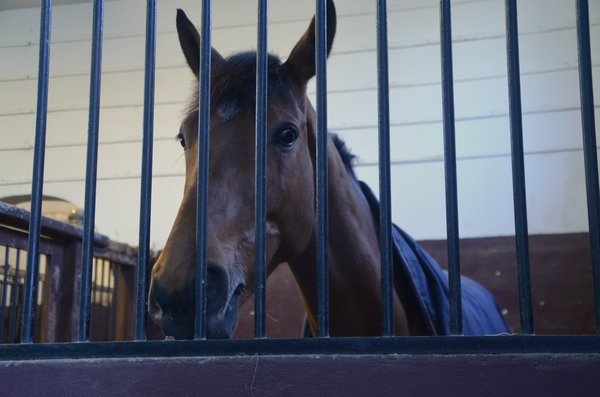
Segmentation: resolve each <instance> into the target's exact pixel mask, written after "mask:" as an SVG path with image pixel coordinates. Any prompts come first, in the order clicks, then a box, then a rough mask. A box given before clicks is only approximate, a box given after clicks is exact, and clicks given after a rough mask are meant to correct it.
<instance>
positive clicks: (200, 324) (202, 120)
mask: <svg viewBox="0 0 600 397" xmlns="http://www.w3.org/2000/svg"><path fill="white" fill-rule="evenodd" d="M200 26H201V28H200V29H201V34H200V36H201V39H200V40H201V43H200V75H199V93H198V95H199V96H200V98H199V109H198V112H199V115H198V117H199V118H198V174H197V189H198V191H197V194H198V196H197V197H198V204H197V208H196V214H197V217H198V219H197V222H196V314H195V322H194V339H206V282H205V280H206V261H207V259H208V258H207V256H208V255H207V248H208V247H207V238H206V236H207V225H208V165H209V145H210V78H211V73H210V72H211V38H212V37H211V35H212V32H211V30H212V1H211V0H202V21H201V25H200Z"/></svg>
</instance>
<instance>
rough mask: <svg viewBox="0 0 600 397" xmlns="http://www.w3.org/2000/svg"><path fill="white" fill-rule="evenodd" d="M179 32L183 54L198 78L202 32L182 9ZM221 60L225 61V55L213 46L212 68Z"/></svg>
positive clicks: (178, 16)
mask: <svg viewBox="0 0 600 397" xmlns="http://www.w3.org/2000/svg"><path fill="white" fill-rule="evenodd" d="M177 34H178V35H179V44H181V49H182V50H183V55H185V59H186V60H187V63H188V65H189V66H190V68H191V69H192V72H194V75H196V78H198V77H199V76H200V34H199V33H198V30H197V29H196V27H195V26H194V24H193V23H192V22H191V21H190V20H189V19H188V17H187V15H185V12H183V10H181V9H177ZM221 62H224V59H223V57H222V56H221V54H219V52H218V51H217V50H215V49H214V48H213V49H212V51H211V68H212V69H213V70H214V68H215V66H218V65H219V64H220V63H221Z"/></svg>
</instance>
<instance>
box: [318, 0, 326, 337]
mask: <svg viewBox="0 0 600 397" xmlns="http://www.w3.org/2000/svg"><path fill="white" fill-rule="evenodd" d="M315 41H316V50H315V51H316V53H315V59H316V79H317V139H316V146H317V147H316V172H317V176H316V196H317V297H318V306H317V336H318V337H328V336H329V258H328V251H329V240H328V235H329V225H328V221H329V220H328V218H329V216H328V194H327V192H328V190H327V185H328V172H327V165H328V157H327V140H328V136H327V1H325V0H317V10H316V14H315Z"/></svg>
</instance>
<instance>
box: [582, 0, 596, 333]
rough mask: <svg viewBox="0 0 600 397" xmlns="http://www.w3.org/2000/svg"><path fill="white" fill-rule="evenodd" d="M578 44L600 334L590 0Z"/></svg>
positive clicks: (593, 265) (584, 153)
mask: <svg viewBox="0 0 600 397" xmlns="http://www.w3.org/2000/svg"><path fill="white" fill-rule="evenodd" d="M577 48H578V56H579V90H580V96H581V123H582V127H583V155H584V161H585V182H586V192H587V205H588V208H587V210H588V222H589V229H590V247H591V255H592V274H593V278H594V301H595V307H596V333H597V334H600V193H599V186H598V185H599V182H598V152H597V145H596V121H595V116H594V83H593V80H592V57H591V50H590V16H589V6H588V2H587V0H577Z"/></svg>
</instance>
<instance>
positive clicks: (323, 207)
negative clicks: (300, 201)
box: [0, 0, 600, 360]
mask: <svg viewBox="0 0 600 397" xmlns="http://www.w3.org/2000/svg"><path fill="white" fill-rule="evenodd" d="M258 3H259V7H258V32H259V34H258V37H259V41H258V43H257V48H258V51H257V75H256V81H257V93H256V98H257V99H256V103H257V106H256V134H257V135H256V164H257V166H256V170H255V173H256V180H257V185H256V236H257V237H256V250H257V252H258V253H259V254H257V255H256V269H257V270H256V286H257V287H256V294H255V299H256V301H255V310H256V316H255V321H256V323H255V337H256V339H254V340H234V341H204V339H206V324H205V315H206V285H205V283H204V279H205V278H206V261H207V252H206V251H207V247H206V238H205V236H206V234H207V197H208V192H207V188H208V180H207V179H208V159H209V155H210V153H209V136H210V135H209V134H210V128H209V127H210V123H209V121H210V82H211V79H210V60H211V59H210V58H211V29H212V27H211V19H212V16H211V13H212V9H211V7H212V4H211V1H210V0H203V1H202V20H201V25H200V33H201V51H200V77H199V78H200V85H199V87H200V92H199V93H198V95H199V104H200V105H199V106H200V111H199V126H198V142H199V144H198V158H199V159H202V160H203V161H201V162H200V164H199V167H198V168H199V172H198V175H197V178H198V179H197V181H198V183H197V186H198V196H197V197H198V204H197V209H198V211H197V216H198V220H197V240H196V242H197V244H196V247H197V252H196V256H197V270H196V291H197V295H196V302H197V304H196V306H195V307H196V317H195V319H196V321H195V334H194V335H195V339H196V340H195V341H182V342H173V343H161V342H144V343H119V344H112V343H111V344H95V343H80V344H65V345H61V346H59V347H57V346H52V345H49V344H38V345H32V344H31V343H32V342H34V341H37V340H39V339H38V338H37V337H36V332H37V331H36V330H37V329H39V327H40V325H39V320H37V318H38V317H39V313H38V311H39V310H38V309H37V304H38V302H39V300H40V298H39V297H40V296H41V295H43V294H45V293H46V292H45V290H44V287H42V285H43V283H44V280H46V279H47V276H45V275H46V274H47V272H48V270H46V271H44V270H41V269H43V268H44V262H43V261H41V260H40V258H44V256H43V255H44V251H43V249H42V247H43V246H42V245H40V241H42V239H41V237H40V236H41V219H42V218H41V196H42V186H43V174H44V171H43V163H44V150H45V122H46V115H47V97H48V64H49V53H50V51H51V49H50V44H49V43H50V32H51V27H50V23H51V10H52V5H51V1H50V0H45V1H43V3H42V20H41V38H40V43H41V44H40V64H39V80H38V83H39V89H38V108H37V125H36V143H35V164H34V176H33V181H34V185H33V186H32V197H33V200H32V209H31V222H30V223H29V240H28V241H29V243H28V248H27V251H28V252H29V255H27V265H26V266H24V264H22V263H21V262H19V260H18V259H16V260H15V259H12V256H13V255H16V256H17V257H18V256H19V252H21V251H19V250H14V251H13V249H11V248H8V247H7V248H5V250H4V253H5V257H6V259H5V261H4V262H3V263H4V266H3V267H2V272H0V277H2V279H1V284H0V286H1V288H2V295H1V299H2V306H1V309H2V313H3V316H2V319H1V321H2V325H3V326H2V329H1V330H0V332H3V334H2V338H3V341H4V340H6V341H9V342H14V341H16V339H17V335H18V333H19V332H21V342H22V344H21V345H13V346H2V347H0V352H1V353H2V355H3V357H5V358H6V359H13V360H23V359H28V358H34V357H35V358H61V357H65V358H66V357H71V356H72V355H77V357H128V356H131V355H135V356H137V357H153V356H181V355H190V354H191V355H232V354H247V355H252V354H318V353H321V354H328V353H341V354H344V353H354V354H356V353H359V354H363V353H364V354H387V353H397V352H403V353H419V354H429V353H442V354H445V353H498V352H504V353H519V352H564V353H568V352H580V353H581V352H598V351H600V339H599V337H598V336H533V333H534V329H533V317H532V309H531V281H530V276H529V258H528V256H529V252H528V231H527V212H526V205H525V180H524V160H523V158H524V154H523V137H522V121H521V104H520V82H519V76H520V72H519V52H518V40H517V37H518V36H517V35H518V32H517V13H516V0H507V1H506V30H507V49H508V75H509V92H510V125H511V131H510V134H511V142H512V166H513V186H514V203H515V205H514V207H515V224H516V239H517V249H518V276H519V278H518V280H519V302H520V309H521V313H520V314H521V326H522V330H523V334H524V335H522V336H493V337H492V336H482V337H463V336H461V335H462V308H461V299H460V296H461V287H460V274H461V272H460V262H459V230H458V216H459V215H458V204H457V201H458V194H457V170H456V148H455V146H456V141H455V117H454V92H453V86H454V83H453V73H452V72H453V66H452V26H451V24H452V18H451V2H450V0H441V1H440V9H439V10H440V31H441V50H442V57H441V58H442V89H443V124H444V161H445V171H446V180H445V188H446V211H447V212H446V214H447V234H448V263H449V279H450V296H451V299H450V302H451V303H450V306H451V320H450V328H451V334H452V336H450V337H427V338H416V337H406V338H391V337H389V336H391V335H393V334H394V329H393V318H392V282H391V280H392V269H391V266H390V262H391V253H390V246H391V198H390V196H391V192H390V190H391V189H390V150H391V148H390V138H389V129H390V128H389V112H390V111H389V79H388V65H387V63H388V59H387V57H388V43H387V2H386V1H385V0H379V1H378V2H377V37H378V43H377V62H378V73H379V74H378V109H379V162H380V168H379V170H380V199H381V206H382V210H381V214H380V221H379V223H380V241H381V252H382V256H381V258H382V280H383V281H382V291H383V302H382V308H383V313H384V316H383V320H382V334H383V335H384V336H388V337H387V338H329V337H328V336H329V328H328V323H329V313H328V306H329V296H328V294H329V292H328V274H329V273H328V258H327V254H326V253H327V248H328V222H327V219H328V204H327V183H328V175H327V102H326V93H327V79H326V58H327V24H326V21H327V1H325V0H318V1H317V2H316V38H317V39H316V42H317V49H316V57H315V58H316V66H317V76H316V81H317V101H316V111H317V130H318V131H317V142H316V146H317V147H316V153H317V161H316V162H317V171H316V175H317V177H316V192H317V193H316V196H317V219H318V228H317V247H318V249H317V262H318V269H319V270H318V281H317V282H318V291H319V310H318V316H317V318H318V334H317V335H316V336H317V337H316V338H313V339H289V340H272V339H266V338H265V336H266V333H265V318H266V313H265V293H266V291H265V278H266V269H265V267H266V264H265V254H264V252H265V249H266V237H265V208H266V197H267V195H268V192H267V190H266V186H265V178H266V177H265V175H266V165H265V164H266V149H265V147H266V146H265V145H266V142H265V139H264V137H265V135H266V134H265V133H264V132H265V130H266V92H267V86H266V85H267V79H266V65H267V63H266V62H267V57H266V54H267V47H268V45H267V40H268V33H267V23H268V16H267V1H266V0H260V1H259V2H258ZM103 12H104V10H103V1H99V0H97V1H94V13H93V40H92V41H93V49H92V71H91V79H90V80H91V82H90V92H91V94H90V113H89V130H88V132H89V139H88V160H87V181H86V195H85V197H86V203H85V209H86V211H85V223H84V229H83V236H82V243H81V252H80V253H81V263H82V274H81V294H80V296H79V299H80V301H79V309H80V311H79V315H78V327H77V340H78V341H80V342H85V341H90V340H114V339H118V338H116V337H115V333H116V332H119V331H118V328H119V327H124V326H125V325H123V321H124V320H123V319H121V320H118V319H117V314H116V312H115V311H114V309H113V306H114V305H113V303H114V301H115V299H116V298H115V291H117V290H119V289H120V288H121V287H120V286H121V284H122V283H123V278H121V277H120V276H119V272H118V271H117V269H116V267H115V265H114V264H113V262H111V261H110V260H106V259H102V258H97V257H96V256H95V255H94V238H95V237H94V228H93V225H94V218H95V215H94V206H95V200H96V197H95V191H96V187H95V184H96V179H97V176H96V172H97V171H96V163H97V151H98V120H99V112H100V87H101V84H100V83H101V82H100V79H101V76H102V73H101V64H102V63H101V61H102V25H103ZM577 12H578V14H577V15H578V20H577V32H578V43H579V68H580V78H581V102H582V103H581V110H582V119H583V135H584V142H585V164H586V168H585V169H586V181H587V193H588V197H587V200H588V201H587V202H588V213H589V224H590V226H589V228H590V239H591V246H592V265H593V271H594V291H595V299H596V302H595V303H596V306H595V307H596V324H597V326H596V330H597V333H599V334H600V292H599V291H600V281H599V280H600V234H599V233H600V227H599V222H600V215H599V210H598V208H599V204H600V198H599V193H598V160H597V151H596V148H597V143H596V142H595V125H594V104H593V97H592V77H591V59H590V33H589V15H588V4H587V1H585V0H578V1H577ZM146 18H147V19H146V74H145V101H144V138H143V164H142V193H141V213H140V245H139V247H140V248H139V264H138V266H137V271H138V275H137V282H136V285H137V288H136V290H137V292H136V299H135V304H134V305H131V307H135V312H136V313H135V316H132V317H135V340H136V341H144V340H145V339H146V310H147V307H146V306H147V305H146V300H147V283H148V282H147V278H148V274H147V263H148V262H149V260H150V248H149V244H150V243H149V241H150V240H149V229H150V227H149V225H150V206H151V199H150V197H151V194H150V193H151V180H152V179H151V178H152V173H151V168H152V141H153V118H154V117H153V106H154V79H155V75H154V74H155V52H156V2H155V1H152V0H149V1H148V2H147V15H146ZM9 257H10V258H9ZM20 263H21V265H20ZM46 268H47V266H46ZM25 269H26V276H25V277H24V278H23V277H21V276H20V275H21V274H22V273H23V272H24V271H25ZM40 283H41V284H40ZM42 291H43V292H42ZM20 294H23V298H22V299H23V301H24V303H23V305H22V307H23V309H22V310H23V315H22V331H21V330H20V329H18V328H15V324H16V323H15V318H16V317H15V316H16V314H15V313H16V311H15V308H16V306H15V305H14V303H10V302H13V300H12V299H17V297H18V296H21V295H20ZM13 297H15V298H13ZM19 307H21V306H20V305H19ZM19 310H21V309H19ZM119 321H121V322H119ZM7 327H8V328H7ZM459 336H460V337H459ZM42 341H43V338H42Z"/></svg>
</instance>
